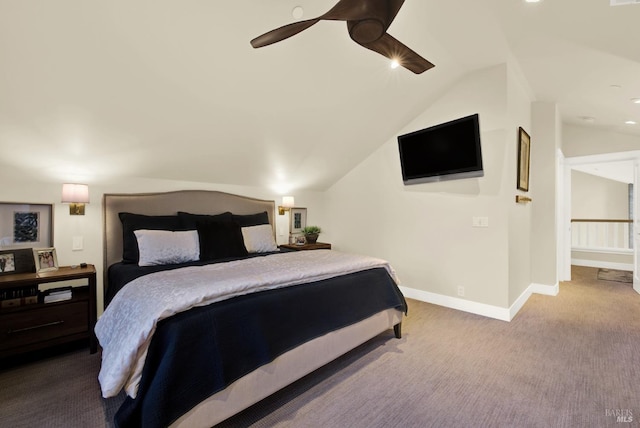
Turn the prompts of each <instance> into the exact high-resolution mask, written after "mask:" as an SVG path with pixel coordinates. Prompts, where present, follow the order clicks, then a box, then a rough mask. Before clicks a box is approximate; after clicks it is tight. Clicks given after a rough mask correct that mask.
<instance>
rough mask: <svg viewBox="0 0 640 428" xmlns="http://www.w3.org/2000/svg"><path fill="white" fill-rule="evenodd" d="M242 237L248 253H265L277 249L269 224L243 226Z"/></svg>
mask: <svg viewBox="0 0 640 428" xmlns="http://www.w3.org/2000/svg"><path fill="white" fill-rule="evenodd" d="M242 238H243V239H244V246H245V247H246V248H247V251H248V252H250V253H267V252H269V251H277V250H278V246H277V245H276V240H275V239H274V237H273V229H272V228H271V225H270V224H259V225H258V226H249V227H243V228H242Z"/></svg>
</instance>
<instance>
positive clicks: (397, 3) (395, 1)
mask: <svg viewBox="0 0 640 428" xmlns="http://www.w3.org/2000/svg"><path fill="white" fill-rule="evenodd" d="M403 4H404V0H389V25H391V23H392V22H393V20H394V19H396V15H397V14H398V12H400V8H401V7H402V5H403ZM387 28H389V27H388V26H387Z"/></svg>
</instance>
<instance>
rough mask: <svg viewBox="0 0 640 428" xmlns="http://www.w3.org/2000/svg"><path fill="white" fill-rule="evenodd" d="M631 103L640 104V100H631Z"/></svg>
mask: <svg viewBox="0 0 640 428" xmlns="http://www.w3.org/2000/svg"><path fill="white" fill-rule="evenodd" d="M631 102H632V103H634V104H640V98H631Z"/></svg>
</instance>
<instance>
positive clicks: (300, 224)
mask: <svg viewBox="0 0 640 428" xmlns="http://www.w3.org/2000/svg"><path fill="white" fill-rule="evenodd" d="M306 226H307V209H306V208H291V210H290V211H289V233H290V234H292V235H297V234H301V233H302V229H304V228H305V227H306Z"/></svg>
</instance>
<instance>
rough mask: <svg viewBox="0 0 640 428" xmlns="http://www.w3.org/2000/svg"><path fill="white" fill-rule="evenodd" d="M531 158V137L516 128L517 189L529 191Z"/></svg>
mask: <svg viewBox="0 0 640 428" xmlns="http://www.w3.org/2000/svg"><path fill="white" fill-rule="evenodd" d="M530 158H531V137H529V134H527V132H526V131H525V130H524V129H522V127H520V128H519V129H518V190H523V191H525V192H528V191H529V165H530Z"/></svg>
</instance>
